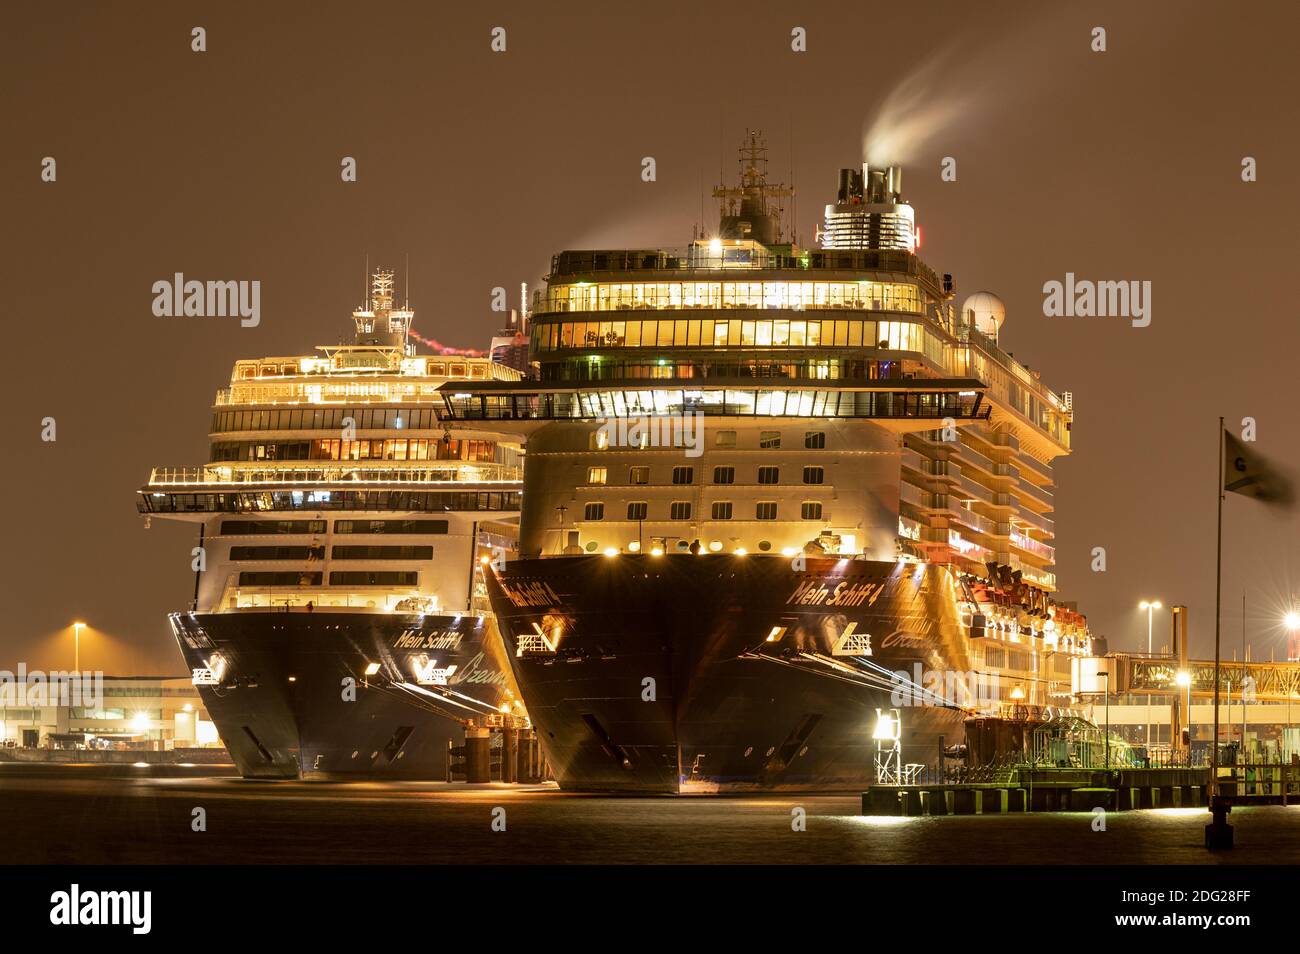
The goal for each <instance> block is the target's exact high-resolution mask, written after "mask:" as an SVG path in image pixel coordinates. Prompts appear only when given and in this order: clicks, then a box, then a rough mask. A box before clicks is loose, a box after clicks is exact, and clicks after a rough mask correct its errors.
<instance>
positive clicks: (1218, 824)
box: [1205, 795, 1232, 851]
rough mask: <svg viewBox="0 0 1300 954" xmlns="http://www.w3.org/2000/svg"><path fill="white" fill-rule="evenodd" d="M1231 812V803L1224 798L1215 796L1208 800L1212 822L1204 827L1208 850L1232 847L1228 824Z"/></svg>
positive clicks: (1230, 827)
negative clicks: (1212, 817)
mask: <svg viewBox="0 0 1300 954" xmlns="http://www.w3.org/2000/svg"><path fill="white" fill-rule="evenodd" d="M1231 811H1232V801H1231V800H1230V799H1228V798H1227V797H1226V796H1223V795H1215V796H1214V797H1213V798H1212V799H1211V800H1210V814H1211V815H1212V816H1214V821H1212V822H1210V823H1209V824H1208V825H1206V826H1205V847H1206V848H1208V849H1209V850H1211V851H1213V850H1215V849H1216V848H1231V847H1232V826H1231V825H1229V824H1228V813H1229V812H1231Z"/></svg>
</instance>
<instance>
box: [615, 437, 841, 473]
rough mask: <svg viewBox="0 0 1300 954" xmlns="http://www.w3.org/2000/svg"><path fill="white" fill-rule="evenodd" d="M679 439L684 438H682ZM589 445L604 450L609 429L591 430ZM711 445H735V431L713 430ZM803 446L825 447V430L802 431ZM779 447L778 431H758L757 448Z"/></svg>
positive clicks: (647, 443) (644, 444)
mask: <svg viewBox="0 0 1300 954" xmlns="http://www.w3.org/2000/svg"><path fill="white" fill-rule="evenodd" d="M648 430H649V428H642V429H641V431H640V437H641V442H640V445H639V446H641V447H643V448H645V447H649V446H650V435H649V433H648ZM631 434H632V429H631V428H630V427H629V428H628V435H629V438H630V437H631ZM673 437H674V439H679V438H681V435H678V434H674V435H673ZM681 439H682V440H684V438H681ZM590 445H591V449H592V450H604V449H605V448H606V447H608V446H609V431H608V430H606V429H604V428H600V429H598V430H596V431H593V432H592V435H591V440H590ZM675 446H681V444H680V443H679V444H676V445H675ZM713 446H714V447H735V446H736V432H735V431H714V432H713ZM803 446H804V447H805V448H806V449H808V450H823V449H824V448H825V447H826V432H825V431H804V435H803ZM780 447H781V432H780V431H759V432H758V449H759V450H779V449H780ZM634 469H635V468H634ZM590 482H591V481H589V483H590ZM602 483H603V481H602ZM633 483H645V481H644V480H642V481H633Z"/></svg>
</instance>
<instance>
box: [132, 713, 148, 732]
mask: <svg viewBox="0 0 1300 954" xmlns="http://www.w3.org/2000/svg"><path fill="white" fill-rule="evenodd" d="M131 731H133V732H148V731H149V716H148V714H147V713H144V712H137V713H136V714H135V715H134V716H132V717H131Z"/></svg>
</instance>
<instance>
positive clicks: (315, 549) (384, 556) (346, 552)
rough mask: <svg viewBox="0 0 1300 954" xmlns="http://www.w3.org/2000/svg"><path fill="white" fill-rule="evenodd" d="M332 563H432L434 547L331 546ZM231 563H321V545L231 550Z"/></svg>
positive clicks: (232, 548)
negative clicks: (300, 561) (281, 561)
mask: <svg viewBox="0 0 1300 954" xmlns="http://www.w3.org/2000/svg"><path fill="white" fill-rule="evenodd" d="M330 555H331V557H332V558H333V559H335V560H432V559H433V547H427V546H425V547H422V546H347V547H334V548H333V550H331V551H330ZM230 559H232V560H323V559H325V548H324V547H323V546H308V547H231V548H230Z"/></svg>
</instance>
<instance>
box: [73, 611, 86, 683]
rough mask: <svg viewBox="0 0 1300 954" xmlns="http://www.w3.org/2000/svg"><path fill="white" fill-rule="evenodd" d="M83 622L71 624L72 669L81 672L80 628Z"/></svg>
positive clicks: (83, 624)
mask: <svg viewBox="0 0 1300 954" xmlns="http://www.w3.org/2000/svg"><path fill="white" fill-rule="evenodd" d="M85 625H86V624H85V623H73V624H72V660H73V662H72V671H73V672H78V673H79V672H81V630H82V628H83V627H84V626H85Z"/></svg>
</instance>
